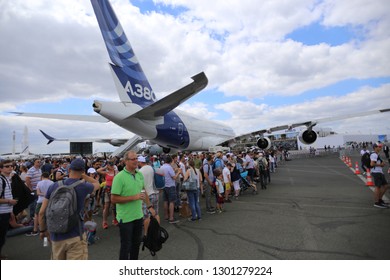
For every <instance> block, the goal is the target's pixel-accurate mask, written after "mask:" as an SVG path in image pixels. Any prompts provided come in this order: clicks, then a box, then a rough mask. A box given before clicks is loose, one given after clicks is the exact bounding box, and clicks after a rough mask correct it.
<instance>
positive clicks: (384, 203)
mask: <svg viewBox="0 0 390 280" xmlns="http://www.w3.org/2000/svg"><path fill="white" fill-rule="evenodd" d="M379 203H380V204H382V205H384V206H387V207H389V205H390V204H389V203H387V202H384V201H383V200H382V199H379Z"/></svg>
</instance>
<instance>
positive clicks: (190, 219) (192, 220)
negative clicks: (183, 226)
mask: <svg viewBox="0 0 390 280" xmlns="http://www.w3.org/2000/svg"><path fill="white" fill-rule="evenodd" d="M197 220H198V219H192V218H188V221H189V222H195V221H197Z"/></svg>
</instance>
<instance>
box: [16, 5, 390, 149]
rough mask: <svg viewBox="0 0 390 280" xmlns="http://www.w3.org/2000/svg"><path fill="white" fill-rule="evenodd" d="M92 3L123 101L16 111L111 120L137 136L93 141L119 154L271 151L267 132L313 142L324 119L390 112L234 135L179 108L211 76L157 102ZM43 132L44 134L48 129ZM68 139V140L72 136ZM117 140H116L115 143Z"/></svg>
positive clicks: (116, 31)
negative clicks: (148, 149)
mask: <svg viewBox="0 0 390 280" xmlns="http://www.w3.org/2000/svg"><path fill="white" fill-rule="evenodd" d="M91 2H92V6H93V9H94V11H95V15H96V18H97V20H98V23H99V27H100V30H101V33H102V36H103V39H104V42H105V45H106V48H107V51H108V54H109V56H110V59H111V63H110V64H109V66H110V69H111V72H112V75H113V78H114V82H115V85H116V89H117V92H118V94H119V98H120V102H108V101H99V100H95V101H94V102H93V105H92V106H93V109H94V111H95V112H96V113H98V114H99V115H91V116H81V115H60V114H39V113H15V114H18V115H22V116H30V117H41V118H56V119H68V120H79V121H93V122H109V121H111V122H113V123H115V124H117V125H119V126H120V127H122V128H124V129H126V130H128V131H131V132H133V133H134V134H135V136H134V137H132V138H130V139H127V141H125V140H123V139H93V141H96V142H98V141H103V142H109V143H110V141H111V144H113V143H116V144H118V145H121V146H120V147H119V148H118V150H117V151H115V152H114V153H115V154H119V153H121V152H123V151H125V150H127V149H130V148H132V147H134V146H135V145H136V144H138V143H140V142H143V141H145V140H149V141H150V142H151V143H154V144H158V145H159V146H161V147H163V151H164V152H170V151H171V150H194V151H199V150H208V149H209V147H213V146H217V145H233V144H234V143H235V142H237V141H241V140H243V139H246V138H249V137H251V138H253V137H256V139H257V145H258V147H259V148H261V149H268V148H270V147H271V141H270V139H269V138H267V137H264V134H265V133H271V132H274V131H279V130H289V129H293V128H295V127H298V126H306V129H305V130H304V131H302V132H301V133H300V136H299V137H300V140H301V142H303V143H305V144H312V143H314V142H315V140H316V139H317V134H316V132H315V131H314V130H313V129H312V128H313V127H314V126H315V125H317V124H319V123H321V122H329V121H334V120H339V119H346V118H352V117H362V116H365V115H371V114H377V113H383V112H388V111H390V109H382V110H375V111H369V112H359V113H357V114H350V115H347V116H341V117H331V118H325V119H319V120H312V121H305V122H298V123H291V124H287V125H281V126H277V127H273V128H268V129H261V130H258V131H254V132H251V133H248V134H244V135H240V136H236V135H235V133H234V132H233V129H232V128H231V127H228V126H226V125H224V124H222V123H219V122H215V121H211V120H206V119H201V118H198V117H195V116H192V115H190V114H188V113H186V112H184V111H182V110H179V109H176V107H177V106H178V105H180V104H181V103H183V102H185V101H186V100H187V99H189V98H190V97H192V96H193V95H195V94H196V93H198V92H199V91H201V90H202V89H204V88H205V87H206V86H207V83H208V79H207V77H206V75H205V73H203V72H201V73H198V74H196V75H194V76H193V77H192V79H193V82H192V83H190V84H188V85H186V86H184V87H182V88H181V89H178V90H177V91H175V92H173V93H171V94H169V95H167V96H166V97H164V98H162V99H160V100H157V98H156V95H155V93H154V91H153V89H152V87H151V85H150V84H149V81H148V79H147V78H146V76H145V74H144V72H143V70H142V68H141V65H140V63H139V61H138V59H137V57H136V55H135V52H134V50H133V48H132V47H131V45H130V42H129V40H128V39H127V37H126V35H125V33H124V31H123V29H122V26H121V24H120V22H119V21H118V19H117V17H116V15H115V13H114V11H113V9H112V7H111V5H110V3H109V1H108V0H91ZM42 133H43V134H44V135H45V133H44V132H42ZM45 137H46V138H48V139H49V141H50V140H51V141H54V140H60V139H55V138H53V137H51V138H52V139H50V136H48V135H47V134H46V135H45ZM62 140H64V139H62ZM66 140H68V141H70V139H66ZM114 140H118V141H116V142H115V141H114ZM119 140H120V141H119ZM74 141H78V140H74ZM112 141H114V142H112Z"/></svg>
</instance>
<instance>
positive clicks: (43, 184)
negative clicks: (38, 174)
mask: <svg viewBox="0 0 390 280" xmlns="http://www.w3.org/2000/svg"><path fill="white" fill-rule="evenodd" d="M52 184H53V181H51V180H42V181H39V182H38V184H37V189H39V191H40V192H41V193H43V195H40V196H38V200H37V203H42V201H43V199H44V198H45V195H46V193H47V190H48V189H49V187H50V186H51V185H52Z"/></svg>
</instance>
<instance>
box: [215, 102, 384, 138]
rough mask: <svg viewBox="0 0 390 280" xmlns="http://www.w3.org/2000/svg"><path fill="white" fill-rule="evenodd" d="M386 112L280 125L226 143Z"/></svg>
mask: <svg viewBox="0 0 390 280" xmlns="http://www.w3.org/2000/svg"><path fill="white" fill-rule="evenodd" d="M386 112H390V108H388V109H380V110H373V111H366V112H359V113H353V114H347V115H341V116H335V117H328V118H322V119H316V120H310V121H303V122H297V123H293V124H288V125H280V126H275V127H271V128H268V129H260V130H256V131H253V132H249V133H246V134H242V135H239V136H236V137H234V138H233V139H230V140H227V141H225V142H224V143H226V142H235V141H240V140H243V139H247V138H249V137H256V136H259V137H261V136H262V135H263V134H264V133H272V132H274V131H280V130H291V129H293V128H295V127H300V126H306V127H307V128H312V127H313V126H315V125H317V124H319V123H327V122H333V121H339V120H345V119H351V118H357V117H364V116H369V115H375V114H380V113H386ZM221 144H222V143H221Z"/></svg>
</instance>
